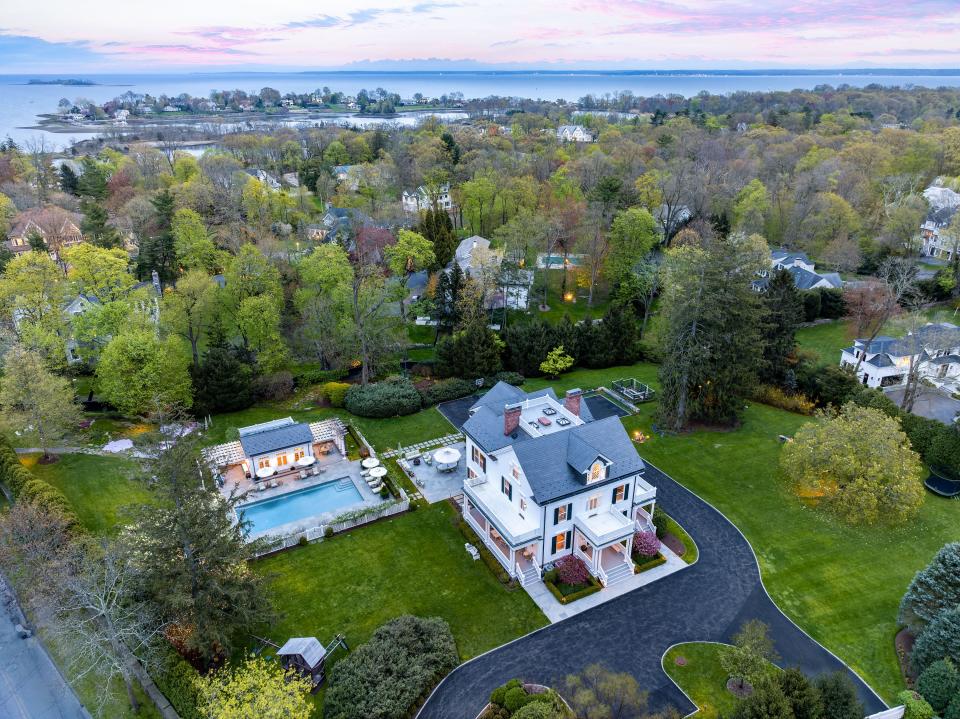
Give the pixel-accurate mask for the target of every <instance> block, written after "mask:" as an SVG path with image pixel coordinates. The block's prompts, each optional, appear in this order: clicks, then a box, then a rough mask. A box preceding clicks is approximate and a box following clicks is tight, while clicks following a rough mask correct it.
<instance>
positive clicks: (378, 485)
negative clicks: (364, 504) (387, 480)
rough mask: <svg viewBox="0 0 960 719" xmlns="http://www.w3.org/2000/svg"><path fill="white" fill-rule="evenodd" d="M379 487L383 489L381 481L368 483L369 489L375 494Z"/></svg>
mask: <svg viewBox="0 0 960 719" xmlns="http://www.w3.org/2000/svg"><path fill="white" fill-rule="evenodd" d="M381 489H383V483H382V482H377V483H376V484H371V485H370V491H371V492H373V493H374V494H377V493H378V492H379V491H380V490H381Z"/></svg>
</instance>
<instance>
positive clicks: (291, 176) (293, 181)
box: [280, 172, 300, 187]
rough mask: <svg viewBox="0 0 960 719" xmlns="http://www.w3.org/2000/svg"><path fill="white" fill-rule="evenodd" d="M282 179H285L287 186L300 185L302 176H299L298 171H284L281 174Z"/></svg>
mask: <svg viewBox="0 0 960 719" xmlns="http://www.w3.org/2000/svg"><path fill="white" fill-rule="evenodd" d="M280 179H281V180H283V182H284V184H285V185H287V187H300V178H299V177H297V173H296V172H284V173H283V174H282V175H281V176H280Z"/></svg>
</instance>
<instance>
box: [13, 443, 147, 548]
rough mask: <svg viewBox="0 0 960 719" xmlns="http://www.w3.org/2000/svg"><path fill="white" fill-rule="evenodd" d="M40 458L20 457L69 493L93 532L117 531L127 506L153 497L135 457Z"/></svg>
mask: <svg viewBox="0 0 960 719" xmlns="http://www.w3.org/2000/svg"><path fill="white" fill-rule="evenodd" d="M38 459H39V455H26V456H23V457H21V461H22V462H23V463H24V464H25V465H26V466H27V467H28V468H29V469H30V471H31V472H33V473H34V474H35V475H36V476H37V477H39V478H40V479H42V480H44V481H46V482H49V483H50V484H52V485H53V486H54V487H56V488H57V489H59V490H60V491H61V492H63V493H64V494H65V495H66V497H67V499H68V500H70V504H71V505H73V508H74V511H76V513H77V516H78V517H79V518H80V522H81V523H82V524H83V526H84V527H86V528H87V529H88V530H90V531H91V532H93V533H94V534H107V533H112V532H115V531H116V530H117V529H118V527H119V525H120V523H121V522H122V520H123V518H124V517H123V515H124V508H125V507H128V506H132V505H139V504H144V503H149V502H150V501H151V498H152V495H151V493H150V490H149V489H148V488H147V487H146V485H145V484H144V482H143V479H142V477H143V475H142V473H141V471H140V470H139V467H138V465H137V463H136V462H135V461H134V460H130V459H126V458H124V457H98V456H95V455H88V454H65V455H61V456H60V460H59V461H58V462H54V463H53V464H39V463H38V462H37V460H38Z"/></svg>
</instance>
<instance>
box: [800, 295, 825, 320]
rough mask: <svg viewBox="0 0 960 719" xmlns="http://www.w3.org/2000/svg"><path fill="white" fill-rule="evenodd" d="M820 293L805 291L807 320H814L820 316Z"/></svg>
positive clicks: (805, 318)
mask: <svg viewBox="0 0 960 719" xmlns="http://www.w3.org/2000/svg"><path fill="white" fill-rule="evenodd" d="M820 305H821V302H820V293H819V292H804V293H803V319H804V321H805V322H813V321H814V320H815V319H818V318H819V317H820Z"/></svg>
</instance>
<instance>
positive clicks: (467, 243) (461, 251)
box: [451, 235, 490, 275]
mask: <svg viewBox="0 0 960 719" xmlns="http://www.w3.org/2000/svg"><path fill="white" fill-rule="evenodd" d="M489 254H490V240H488V239H487V238H485V237H480V235H472V236H471V237H468V238H466V239H465V240H461V241H460V244H459V245H457V249H456V251H455V252H454V253H453V261H454V262H456V263H457V264H458V265H460V269H461V270H463V274H465V275H469V274H470V272H471V271H473V272H477V271H479V270H480V260H481V258H484V259H485V258H486V257H489ZM451 267H452V265H451Z"/></svg>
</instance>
